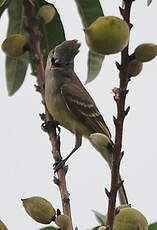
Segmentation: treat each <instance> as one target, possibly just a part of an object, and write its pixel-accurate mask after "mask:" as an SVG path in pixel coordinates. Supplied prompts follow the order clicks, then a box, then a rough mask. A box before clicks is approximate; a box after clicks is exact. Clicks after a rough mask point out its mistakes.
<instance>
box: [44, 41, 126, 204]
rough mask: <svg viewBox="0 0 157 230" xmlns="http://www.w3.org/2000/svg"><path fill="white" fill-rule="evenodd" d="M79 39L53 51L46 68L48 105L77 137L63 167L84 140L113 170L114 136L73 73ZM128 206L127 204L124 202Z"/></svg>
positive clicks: (61, 123) (46, 100)
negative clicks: (87, 141)
mask: <svg viewBox="0 0 157 230" xmlns="http://www.w3.org/2000/svg"><path fill="white" fill-rule="evenodd" d="M80 46H81V44H80V43H79V42H78V40H76V39H74V40H66V41H64V42H62V43H61V44H59V45H58V46H56V47H55V48H54V49H52V50H51V51H50V52H49V54H48V58H47V63H46V68H45V103H46V107H47V109H48V111H49V113H50V114H51V115H52V117H53V119H54V120H56V121H57V122H59V124H60V125H61V126H63V127H64V128H66V129H67V130H69V131H70V132H72V133H73V134H74V135H75V146H74V148H73V149H72V151H71V152H70V153H69V155H68V156H67V157H66V158H65V159H64V160H62V163H63V164H64V163H65V162H66V161H67V160H68V159H69V157H70V156H71V155H72V154H73V153H74V152H75V151H76V150H77V149H78V148H79V147H80V146H81V144H82V137H85V138H87V139H88V140H89V141H90V143H91V144H92V145H93V146H94V147H95V148H96V149H97V150H98V151H99V152H100V153H101V155H102V156H103V158H104V159H105V160H106V161H107V163H108V165H109V167H110V169H111V168H112V157H113V154H112V150H113V146H114V144H113V142H112V139H111V133H110V131H109V128H108V127H107V124H106V123H105V121H104V118H103V117H102V115H101V113H100V111H99V110H98V108H97V106H96V104H95V102H94V100H93V99H92V97H91V96H90V94H89V93H88V91H87V90H86V89H85V87H84V86H83V84H82V83H81V81H80V79H79V78H78V76H77V75H76V73H75V71H74V58H75V56H76V55H77V54H78V53H79V48H80ZM124 203H126V201H125V202H124Z"/></svg>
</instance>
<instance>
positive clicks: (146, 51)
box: [134, 43, 157, 62]
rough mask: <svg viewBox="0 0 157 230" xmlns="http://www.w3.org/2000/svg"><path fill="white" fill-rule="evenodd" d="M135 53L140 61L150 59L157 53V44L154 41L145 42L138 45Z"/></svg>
mask: <svg viewBox="0 0 157 230" xmlns="http://www.w3.org/2000/svg"><path fill="white" fill-rule="evenodd" d="M134 55H135V58H136V59H137V60H138V61H140V62H147V61H150V60H152V59H153V58H155V57H156V55H157V45H155V44H152V43H143V44H141V45H139V46H137V47H136V49H135V51H134Z"/></svg>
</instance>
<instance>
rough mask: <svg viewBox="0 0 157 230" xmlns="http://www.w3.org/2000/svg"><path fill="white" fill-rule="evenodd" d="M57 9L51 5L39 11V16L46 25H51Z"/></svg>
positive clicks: (44, 6)
mask: <svg viewBox="0 0 157 230" xmlns="http://www.w3.org/2000/svg"><path fill="white" fill-rule="evenodd" d="M55 13H56V11H55V8H54V7H53V6H51V5H43V6H42V7H41V8H40V9H39V11H38V15H39V17H40V18H42V19H43V20H44V22H45V23H49V22H50V21H51V20H52V19H53V18H54V16H55Z"/></svg>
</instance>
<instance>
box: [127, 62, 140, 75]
mask: <svg viewBox="0 0 157 230" xmlns="http://www.w3.org/2000/svg"><path fill="white" fill-rule="evenodd" d="M142 68H143V64H142V63H141V62H139V61H137V60H136V59H134V60H132V61H130V62H129V65H128V74H130V75H131V76H137V75H138V74H139V73H140V72H141V70H142Z"/></svg>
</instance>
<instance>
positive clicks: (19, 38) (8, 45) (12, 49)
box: [2, 34, 28, 57]
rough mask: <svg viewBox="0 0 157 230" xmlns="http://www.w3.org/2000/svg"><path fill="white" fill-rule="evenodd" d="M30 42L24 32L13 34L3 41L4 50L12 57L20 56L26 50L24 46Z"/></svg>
mask: <svg viewBox="0 0 157 230" xmlns="http://www.w3.org/2000/svg"><path fill="white" fill-rule="evenodd" d="M27 44H28V37H26V36H24V35H22V34H12V35H10V36H8V37H7V38H6V39H5V40H4V41H3V43H2V50H3V51H4V52H5V53H6V54H7V55H8V56H11V57H18V56H21V55H22V54H24V52H25V51H26V50H25V49H24V48H25V47H26V45H27Z"/></svg>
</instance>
